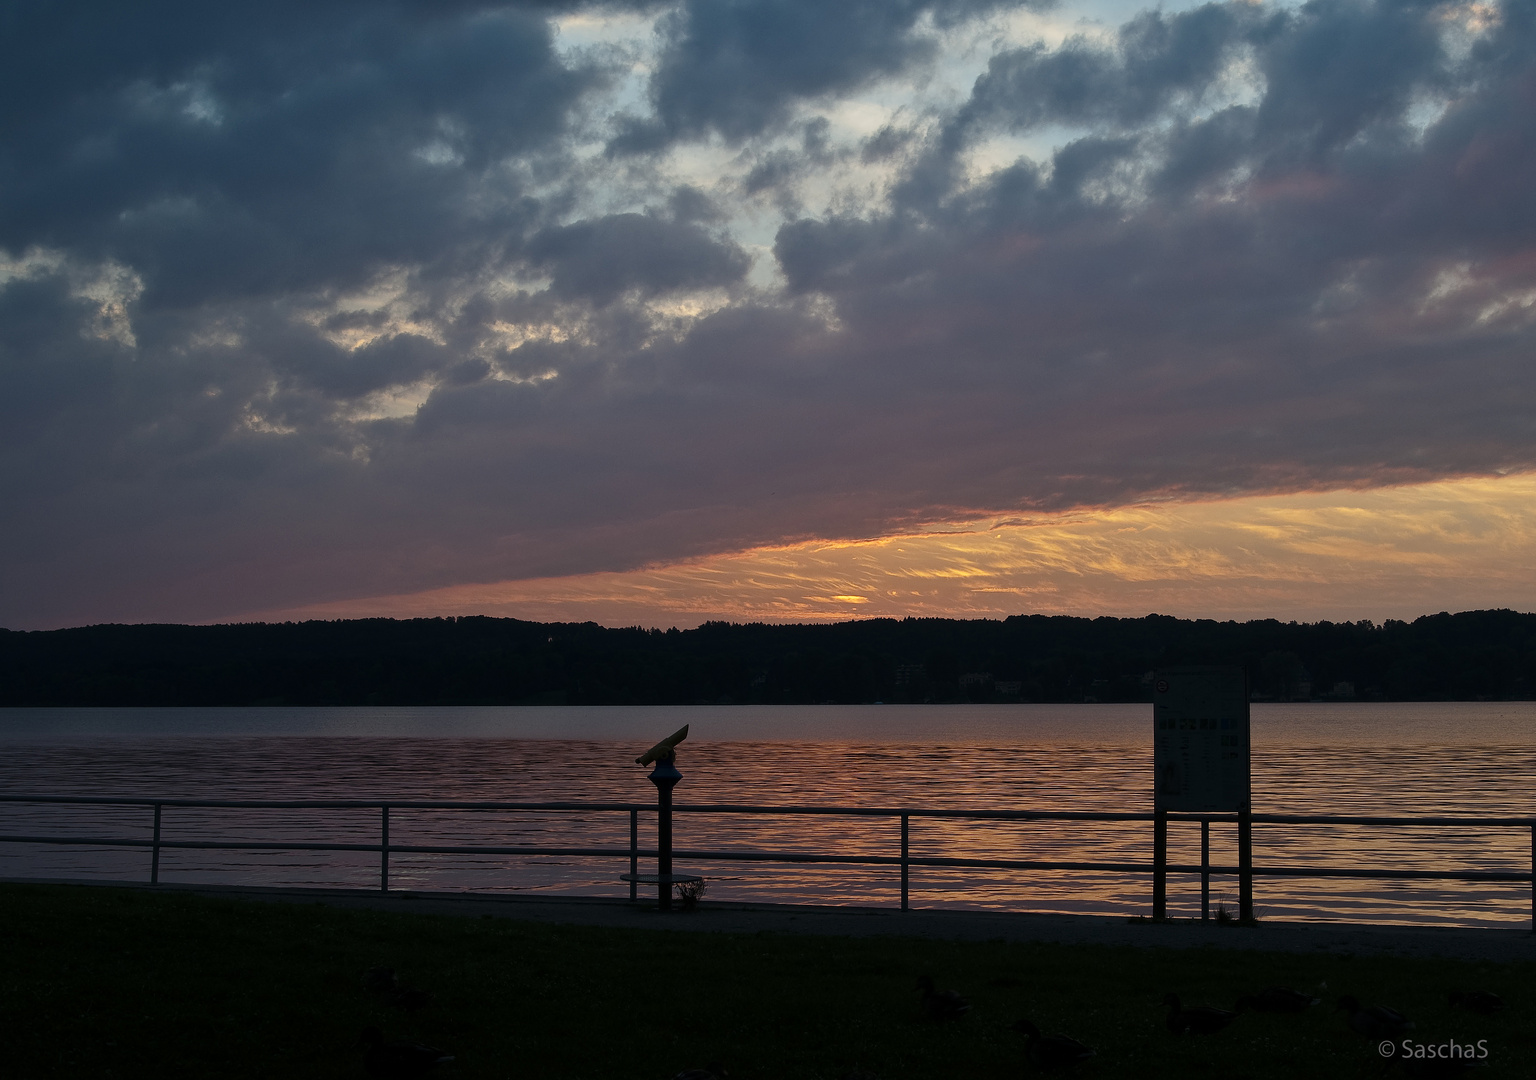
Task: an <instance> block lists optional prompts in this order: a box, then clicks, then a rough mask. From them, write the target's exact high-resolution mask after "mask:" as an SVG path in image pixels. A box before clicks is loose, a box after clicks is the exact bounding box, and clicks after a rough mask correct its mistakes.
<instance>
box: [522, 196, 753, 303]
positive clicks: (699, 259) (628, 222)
mask: <svg viewBox="0 0 1536 1080" xmlns="http://www.w3.org/2000/svg"><path fill="white" fill-rule="evenodd" d="M526 255H527V257H528V259H529V261H530V262H531V263H532V265H533V266H535V267H538V268H539V269H541V270H545V271H547V272H548V273H549V275H550V277H551V279H552V281H553V284H552V285H551V289H552V290H553V291H554V293H555V295H557V296H559V297H562V298H565V299H570V300H575V299H588V300H591V301H592V302H593V303H596V304H599V305H603V304H609V303H612V302H613V301H614V300H615V299H617V298H618V297H619V295H620V294H621V293H623V292H625V291H626V290H630V289H634V290H637V291H638V292H639V293H640V294H641V295H643V296H655V295H657V294H659V293H665V292H672V291H675V290H678V289H700V288H710V287H713V286H718V285H731V284H734V283H735V282H737V281H739V280H741V278H742V277H743V276H744V275H745V274H746V272H747V269H748V266H749V261H748V259H747V255H746V252H744V251H742V250H741V248H740V247H739V246H738V245H736V244H735V243H733V242H731V241H729V240H723V241H722V240H718V239H716V238H714V237H712V236H710V235H709V233H707V232H706V231H705V230H704V229H702V228H700V227H699V226H698V225H696V224H692V223H689V222H676V221H665V220H662V219H660V218H655V217H649V216H647V215H644V214H613V215H610V216H608V217H602V218H594V219H591V220H588V221H581V222H578V223H576V224H574V225H565V226H561V227H558V228H551V229H546V230H544V231H542V232H540V233H537V234H536V235H534V236H533V237H532V238H530V240H529V242H528V245H527V249H526Z"/></svg>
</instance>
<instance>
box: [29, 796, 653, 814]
mask: <svg viewBox="0 0 1536 1080" xmlns="http://www.w3.org/2000/svg"><path fill="white" fill-rule="evenodd" d="M0 802H8V803H81V804H85V805H107V806H187V807H212V808H215V809H239V810H378V809H380V808H381V807H385V806H387V807H389V808H390V809H391V810H605V811H606V810H626V811H627V810H655V809H656V804H655V803H597V802H462V801H452V800H427V799H180V798H176V799H171V798H166V799H150V798H140V797H137V796H135V797H133V798H116V797H114V796H109V795H0Z"/></svg>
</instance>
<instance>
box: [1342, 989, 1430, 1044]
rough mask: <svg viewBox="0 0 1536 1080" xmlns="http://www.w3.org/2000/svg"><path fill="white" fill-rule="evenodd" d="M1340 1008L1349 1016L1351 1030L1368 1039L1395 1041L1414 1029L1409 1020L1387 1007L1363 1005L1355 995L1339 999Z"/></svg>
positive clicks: (1346, 995) (1347, 995)
mask: <svg viewBox="0 0 1536 1080" xmlns="http://www.w3.org/2000/svg"><path fill="white" fill-rule="evenodd" d="M1339 1008H1340V1009H1342V1010H1343V1011H1344V1012H1345V1013H1347V1014H1348V1017H1347V1019H1348V1021H1349V1026H1350V1030H1352V1031H1354V1032H1355V1033H1356V1034H1357V1035H1364V1036H1365V1037H1366V1038H1368V1039H1394V1038H1396V1037H1397V1036H1399V1035H1401V1034H1402V1033H1403V1032H1405V1031H1407V1030H1408V1029H1409V1028H1411V1027H1413V1024H1412V1022H1411V1021H1409V1019H1408V1018H1407V1017H1406V1016H1404V1015H1403V1014H1402V1013H1400V1012H1398V1011H1397V1010H1396V1009H1394V1008H1391V1007H1390V1006H1387V1005H1361V1004H1360V1000H1359V999H1358V998H1356V997H1355V996H1354V995H1353V994H1345V995H1343V996H1342V997H1340V998H1339Z"/></svg>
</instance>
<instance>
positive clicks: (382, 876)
mask: <svg viewBox="0 0 1536 1080" xmlns="http://www.w3.org/2000/svg"><path fill="white" fill-rule="evenodd" d="M379 833H380V836H381V839H380V842H379V892H389V804H388V803H385V804H384V805H383V806H381V807H379Z"/></svg>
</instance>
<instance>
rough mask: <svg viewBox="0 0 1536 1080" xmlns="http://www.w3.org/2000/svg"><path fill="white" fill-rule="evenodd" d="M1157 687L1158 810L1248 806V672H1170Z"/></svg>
mask: <svg viewBox="0 0 1536 1080" xmlns="http://www.w3.org/2000/svg"><path fill="white" fill-rule="evenodd" d="M1154 678H1155V681H1154V683H1153V687H1152V723H1153V733H1152V740H1153V741H1152V747H1153V750H1152V760H1153V767H1154V770H1155V784H1154V788H1153V790H1154V791H1155V792H1156V794H1155V796H1154V799H1153V807H1154V808H1155V809H1157V810H1184V811H1191V812H1215V813H1235V812H1236V811H1238V810H1241V809H1243V808H1244V807H1246V806H1247V805H1248V801H1249V794H1250V788H1249V771H1248V680H1247V676H1246V674H1245V673H1244V671H1243V669H1242V668H1236V667H1231V668H1229V667H1184V668H1169V669H1167V670H1165V671H1159V672H1157V674H1156V675H1155V677H1154Z"/></svg>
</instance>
